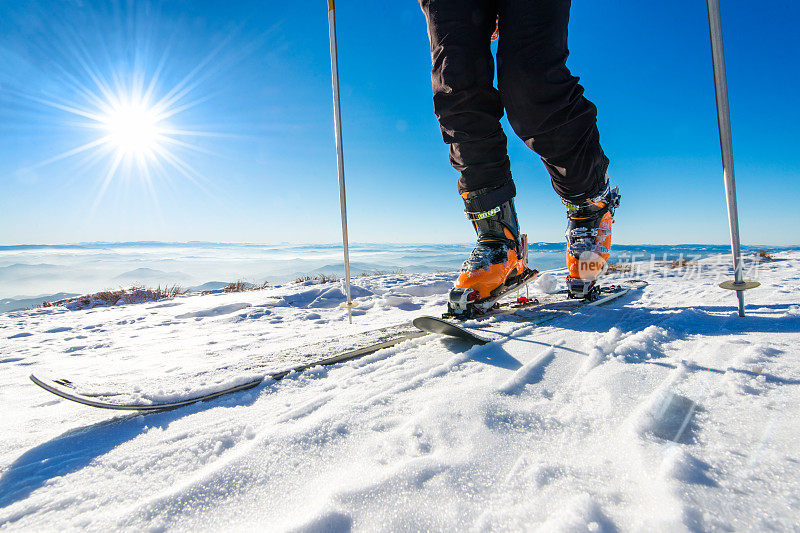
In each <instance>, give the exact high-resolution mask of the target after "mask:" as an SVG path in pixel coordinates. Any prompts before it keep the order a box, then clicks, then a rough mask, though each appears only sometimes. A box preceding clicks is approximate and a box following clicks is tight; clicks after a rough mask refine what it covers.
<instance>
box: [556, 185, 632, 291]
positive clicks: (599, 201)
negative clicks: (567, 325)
mask: <svg viewBox="0 0 800 533" xmlns="http://www.w3.org/2000/svg"><path fill="white" fill-rule="evenodd" d="M619 199H620V194H619V187H614V188H613V189H611V188H610V186H609V185H608V182H606V186H605V188H604V189H603V191H602V192H601V193H600V194H598V195H597V196H595V197H593V198H587V199H586V200H585V201H583V202H579V203H573V202H568V201H566V200H562V202H563V203H564V205H565V206H567V219H568V224H567V232H566V237H567V270H568V271H569V272H568V274H567V290H568V291H569V295H570V297H571V298H590V297H591V296H592V294H593V292H594V290H595V288H596V285H595V284H596V281H597V278H599V277H600V276H601V275H602V274H603V273H605V270H606V262H607V261H608V257H609V255H610V254H611V224H613V223H614V210H615V209H616V208H617V207H618V206H619Z"/></svg>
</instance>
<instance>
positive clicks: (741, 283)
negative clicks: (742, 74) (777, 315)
mask: <svg viewBox="0 0 800 533" xmlns="http://www.w3.org/2000/svg"><path fill="white" fill-rule="evenodd" d="M706 5H707V6H708V29H709V33H710V34H711V59H712V61H713V63H714V89H715V93H716V99H717V122H718V123H719V144H720V149H721V151H722V174H723V177H724V179H725V197H726V199H727V202H728V224H729V226H730V231H731V252H732V254H733V281H726V282H723V283H720V285H719V286H720V287H722V288H723V289H729V290H734V291H736V297H737V299H738V300H739V316H744V291H745V290H747V289H753V288H755V287H758V286H759V285H760V283H758V282H757V281H745V280H743V279H742V254H741V247H740V243H739V214H738V210H737V207H736V182H735V180H734V175H733V141H732V139H731V115H730V109H729V107H728V81H727V76H726V74H725V52H724V50H723V48H722V22H721V20H720V15H719V0H706Z"/></svg>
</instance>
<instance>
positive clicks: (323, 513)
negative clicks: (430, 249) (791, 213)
mask: <svg viewBox="0 0 800 533" xmlns="http://www.w3.org/2000/svg"><path fill="white" fill-rule="evenodd" d="M700 263H701V264H703V261H700ZM716 264H719V263H717V262H712V260H711V259H709V260H708V265H709V268H707V269H705V270H704V269H696V270H694V271H693V272H692V275H691V276H684V275H683V274H682V270H681V268H673V269H669V268H666V267H662V266H655V267H653V268H652V269H640V271H639V272H637V273H636V276H637V277H638V278H641V279H644V280H646V281H647V282H648V283H649V284H648V285H647V286H646V287H644V288H642V289H638V290H634V291H631V292H630V293H629V294H627V295H625V296H623V297H621V298H620V299H618V300H615V301H613V302H610V303H609V304H608V305H606V306H604V307H584V308H581V309H580V310H578V311H576V312H575V313H573V314H571V315H566V316H561V317H559V318H556V319H554V320H551V321H549V322H547V323H545V324H542V325H540V326H538V327H533V326H532V325H531V324H530V323H526V321H525V320H524V319H523V318H522V317H521V316H517V317H514V316H509V317H504V318H495V319H491V320H488V321H485V322H475V321H472V322H468V323H466V325H467V327H474V328H478V329H476V331H477V332H478V333H479V334H480V335H481V336H484V337H487V338H490V339H491V342H489V343H488V344H486V345H484V346H472V345H470V344H468V343H467V342H466V341H463V340H459V339H455V338H445V337H442V336H438V335H427V336H423V337H419V338H415V339H412V340H406V341H404V342H402V343H400V344H397V345H395V346H393V347H391V348H386V349H382V350H379V351H377V352H374V353H371V354H370V355H367V356H365V357H362V358H360V359H354V360H351V361H347V362H343V363H338V364H335V365H332V366H326V367H314V368H311V369H309V370H305V371H301V372H291V373H289V374H288V375H287V376H286V377H285V378H284V379H282V380H280V381H274V380H272V379H267V380H265V381H264V382H263V383H262V384H261V385H259V386H257V387H255V388H253V389H250V390H246V391H241V392H237V393H234V394H229V395H225V396H221V397H218V398H216V399H213V400H209V401H205V402H202V403H196V404H193V405H189V406H187V407H182V408H178V409H173V410H170V411H161V412H153V413H148V414H141V413H133V414H131V413H125V412H121V411H105V410H101V409H95V408H91V407H87V406H84V405H79V404H77V403H74V402H70V401H67V400H62V399H60V398H58V397H56V396H54V395H52V394H50V393H49V392H47V391H45V390H43V389H41V388H39V387H37V386H35V385H34V384H33V383H31V382H30V381H29V380H28V376H29V374H31V373H36V374H37V375H45V374H47V375H50V376H53V377H65V378H68V379H70V380H73V381H74V382H76V383H77V382H82V383H86V384H89V385H91V390H92V391H94V393H96V394H104V395H107V394H114V395H117V396H118V397H122V398H129V399H134V400H139V401H145V402H146V401H159V400H164V399H180V398H185V397H190V396H191V395H193V394H197V393H198V392H203V391H210V390H215V389H216V387H218V386H220V385H225V384H237V383H244V382H246V381H247V380H249V379H252V378H253V376H258V375H266V374H269V373H271V372H275V371H279V370H285V369H289V368H294V367H296V366H299V365H300V364H303V363H306V362H309V361H314V360H317V359H322V358H325V357H327V356H331V355H335V354H338V353H341V352H344V351H347V350H349V349H353V348H354V347H358V346H362V345H364V344H368V343H370V342H379V341H381V340H385V338H384V337H385V335H386V332H387V331H388V332H390V333H391V332H394V331H401V330H402V331H406V330H408V329H409V328H410V326H409V321H410V320H411V319H413V318H414V317H417V316H420V315H433V316H437V315H439V314H441V312H442V310H443V307H444V305H445V303H446V299H447V291H448V289H449V287H450V286H451V284H452V282H453V279H454V275H453V274H411V275H404V274H390V275H382V276H375V277H363V278H356V279H355V281H354V283H355V284H356V285H357V288H356V289H355V290H354V292H353V294H354V295H355V296H356V297H357V300H358V303H359V306H358V308H357V309H356V310H355V312H354V316H353V324H352V325H350V324H349V323H348V321H347V315H346V313H345V312H344V311H343V310H342V309H341V308H339V304H340V303H341V302H342V301H343V299H344V293H343V292H342V290H341V286H340V285H339V284H323V285H314V284H287V285H284V286H274V287H268V288H266V289H263V290H257V291H248V292H241V293H233V294H206V295H196V294H195V295H187V296H179V297H177V298H174V299H173V300H169V301H166V302H159V303H158V304H152V303H151V304H127V305H122V306H111V307H97V308H94V309H83V310H70V309H67V308H65V307H59V306H56V307H47V308H40V309H34V310H30V311H16V312H10V313H5V314H0V375H2V377H3V379H2V381H0V402H2V409H3V417H2V418H1V419H0V435H2V439H0V529H4V530H33V531H40V530H46V531H53V530H73V529H89V530H92V531H106V530H120V529H122V530H131V531H140V530H145V531H198V530H226V531H227V530H233V531H241V530H246V529H248V528H249V529H253V530H269V531H273V530H274V531H303V532H316V531H350V530H355V531H440V530H444V531H570V532H571V531H592V532H594V531H598V532H615V531H641V532H650V531H657V532H661V531H670V532H671V531H800V440H798V435H800V357H798V354H799V353H800V300H799V299H798V296H799V295H800V293H798V291H797V282H798V280H800V253H798V252H782V253H779V254H776V260H775V261H773V262H770V263H765V264H764V265H762V266H761V268H760V269H759V270H758V279H759V281H761V283H762V286H761V287H760V288H758V289H755V290H752V291H749V292H748V293H747V295H746V296H747V302H748V308H747V315H748V316H747V317H745V318H740V317H738V316H737V314H736V309H735V298H734V297H733V295H732V294H731V293H729V292H727V291H723V290H721V289H719V288H717V286H716V284H717V283H718V282H719V281H721V280H722V279H726V278H727V277H729V276H730V273H729V272H727V270H726V268H721V267H712V266H711V265H716ZM549 274H552V277H550V278H543V279H544V281H543V282H541V283H540V284H539V285H537V286H534V287H532V290H533V291H534V292H535V291H539V292H541V293H545V292H553V291H557V290H558V289H559V288H560V287H559V286H557V285H558V284H560V282H558V281H557V280H560V279H563V276H564V271H563V270H558V271H552V272H550V273H549ZM623 275H630V273H625V274H615V276H623ZM620 279H622V278H619V277H614V276H609V278H608V279H607V281H606V283H616V282H617V281H619V280H620ZM381 328H389V329H386V330H383V329H381ZM365 339H366V340H365Z"/></svg>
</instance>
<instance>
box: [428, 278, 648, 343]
mask: <svg viewBox="0 0 800 533" xmlns="http://www.w3.org/2000/svg"><path fill="white" fill-rule="evenodd" d="M646 285H647V282H644V281H639V280H631V281H628V282H626V283H625V284H624V285H615V286H611V287H602V288H598V289H596V290H595V292H593V293H591V294H592V298H591V299H588V298H587V299H582V300H576V299H572V298H570V295H569V293H568V291H562V292H560V293H557V294H555V295H551V296H548V297H544V298H542V300H533V301H525V302H523V303H519V304H511V305H508V306H505V307H497V308H494V309H490V310H489V311H488V312H487V313H486V314H484V315H481V316H479V317H477V318H476V319H474V321H476V322H479V321H483V320H486V319H489V318H492V317H498V316H509V315H517V316H519V318H521V319H522V320H524V321H525V322H526V324H531V325H535V326H538V325H541V324H545V323H547V322H550V321H552V320H555V319H556V318H559V317H561V316H565V315H568V314H570V313H573V312H574V311H576V310H577V309H580V308H581V307H584V306H600V305H603V304H606V303H608V302H610V301H612V300H616V299H617V298H619V297H621V296H624V295H625V294H628V293H629V292H630V291H631V290H634V289H640V288H643V287H645V286H646ZM524 300H527V299H524ZM445 316H447V315H445ZM413 324H414V326H415V327H417V328H419V329H420V330H422V331H425V332H427V333H437V334H440V335H446V336H449V337H456V338H459V339H463V340H466V341H469V342H472V343H474V344H477V345H483V344H487V343H488V342H491V339H488V338H486V337H482V336H480V335H477V334H476V333H474V332H472V331H470V328H469V327H468V326H466V327H465V326H464V325H463V324H454V323H452V322H450V321H447V320H443V319H441V318H435V317H432V316H422V317H418V318H416V319H414V321H413Z"/></svg>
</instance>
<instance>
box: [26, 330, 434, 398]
mask: <svg viewBox="0 0 800 533" xmlns="http://www.w3.org/2000/svg"><path fill="white" fill-rule="evenodd" d="M425 335H428V333H427V332H424V331H411V332H407V333H404V334H402V335H399V336H397V337H395V338H392V339H389V340H386V341H382V342H379V343H377V344H372V345H369V346H365V347H363V348H358V349H356V350H351V351H348V352H345V353H341V354H338V355H335V356H332V357H328V358H326V359H321V360H319V361H314V362H312V363H307V364H304V365H299V366H296V367H293V368H290V369H288V370H281V371H279V372H273V373H270V374H265V375H263V376H259V377H257V378H254V379H252V380H250V381H247V382H245V383H240V384H238V385H235V386H232V387H225V388H223V389H220V390H217V391H213V392H209V393H207V394H203V395H200V396H195V397H192V398H186V399H185V400H179V401H175V402H162V403H152V404H142V403H114V402H104V401H100V400H95V399H93V398H91V397H89V396H86V395H84V394H79V393H75V394H73V393H71V392H68V391H66V390H64V389H63V388H61V387H59V386H58V384H56V383H54V382H53V381H52V380H49V379H45V378H39V377H37V376H36V375H35V374H31V375H30V376H29V377H30V380H31V381H32V382H33V383H35V384H36V385H38V386H39V387H41V388H42V389H44V390H46V391H48V392H50V393H52V394H55V395H56V396H59V397H61V398H63V399H65V400H70V401H72V402H76V403H79V404H83V405H88V406H90V407H97V408H99V409H110V410H116V411H145V412H147V411H149V412H153V411H166V410H169V409H176V408H178V407H185V406H187V405H191V404H195V403H199V402H203V401H207V400H213V399H215V398H218V397H220V396H223V395H226V394H231V393H234V392H240V391H244V390H248V389H252V388H254V387H257V386H258V385H260V384H261V383H264V382H265V381H267V380H269V379H271V380H273V381H280V380H281V379H283V378H285V377H286V376H288V375H289V374H291V373H293V372H302V371H304V370H308V369H310V368H314V367H317V366H330V365H335V364H337V363H343V362H346V361H351V360H353V359H358V358H360V357H364V356H366V355H370V354H373V353H375V352H377V351H378V350H382V349H384V348H391V347H392V346H395V345H397V344H400V343H401V342H404V341H407V340H411V339H416V338H419V337H423V336H425Z"/></svg>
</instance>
